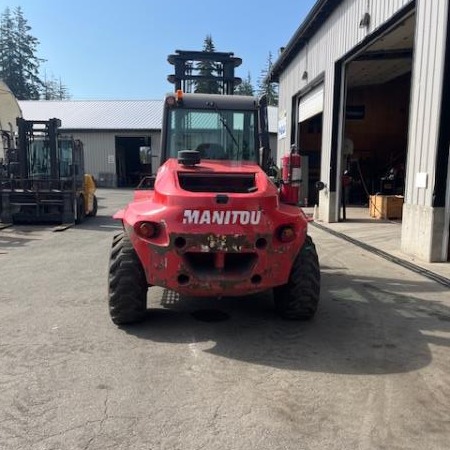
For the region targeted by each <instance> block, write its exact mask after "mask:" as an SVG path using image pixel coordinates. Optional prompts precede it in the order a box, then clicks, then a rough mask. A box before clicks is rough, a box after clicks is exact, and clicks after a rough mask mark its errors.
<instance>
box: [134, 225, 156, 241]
mask: <svg viewBox="0 0 450 450" xmlns="http://www.w3.org/2000/svg"><path fill="white" fill-rule="evenodd" d="M134 229H135V231H136V233H137V234H138V235H139V236H141V237H143V238H144V239H152V238H155V237H157V236H158V234H159V231H160V227H159V224H157V223H155V222H139V223H137V224H136V225H135V227H134Z"/></svg>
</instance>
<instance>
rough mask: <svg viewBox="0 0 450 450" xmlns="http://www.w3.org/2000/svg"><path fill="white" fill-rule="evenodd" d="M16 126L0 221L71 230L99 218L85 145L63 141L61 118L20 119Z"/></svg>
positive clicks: (0, 188) (0, 184) (0, 183)
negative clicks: (69, 226) (86, 166)
mask: <svg viewBox="0 0 450 450" xmlns="http://www.w3.org/2000/svg"><path fill="white" fill-rule="evenodd" d="M17 126H18V137H17V146H14V147H11V148H9V149H7V151H6V166H5V170H4V172H5V173H4V174H3V177H2V178H0V195H1V209H0V217H1V221H2V222H3V223H59V224H72V223H81V222H82V221H83V220H84V218H85V217H86V216H87V215H89V216H95V215H96V214H97V198H96V196H95V190H96V186H95V180H94V179H93V177H92V175H89V174H85V173H84V153H83V144H82V143H81V141H79V140H74V139H73V138H72V137H70V136H63V135H61V134H60V133H59V127H60V126H61V121H60V120H59V119H56V118H54V119H49V120H25V119H22V118H17Z"/></svg>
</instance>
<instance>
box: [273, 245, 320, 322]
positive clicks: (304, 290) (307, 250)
mask: <svg viewBox="0 0 450 450" xmlns="http://www.w3.org/2000/svg"><path fill="white" fill-rule="evenodd" d="M273 291H274V302H275V308H276V310H277V311H278V313H279V314H280V316H281V317H282V318H283V319H289V320H310V319H312V318H313V317H314V314H315V313H316V311H317V306H318V303H319V299H320V266H319V258H318V256H317V251H316V246H315V245H314V243H313V241H312V239H311V237H310V236H306V240H305V243H304V244H303V247H302V249H301V250H300V253H299V254H298V255H297V257H296V259H295V261H294V264H293V265H292V269H291V273H290V275H289V280H288V282H287V284H285V285H283V286H279V287H276V288H274V290H273Z"/></svg>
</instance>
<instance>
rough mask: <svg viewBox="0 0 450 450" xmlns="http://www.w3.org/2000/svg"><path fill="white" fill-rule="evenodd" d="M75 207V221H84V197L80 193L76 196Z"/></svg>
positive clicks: (78, 222)
mask: <svg viewBox="0 0 450 450" xmlns="http://www.w3.org/2000/svg"><path fill="white" fill-rule="evenodd" d="M76 208H77V211H76V213H77V215H76V218H75V223H76V224H80V223H82V222H83V221H84V219H85V217H86V210H85V208H84V197H83V196H82V195H80V196H78V198H77V202H76Z"/></svg>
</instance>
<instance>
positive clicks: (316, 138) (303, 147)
mask: <svg viewBox="0 0 450 450" xmlns="http://www.w3.org/2000/svg"><path fill="white" fill-rule="evenodd" d="M323 101H324V87H323V83H321V84H319V85H318V86H316V87H315V88H313V89H312V90H311V91H309V92H308V93H306V94H305V95H303V96H301V97H300V99H299V103H298V122H299V124H298V139H297V142H298V145H299V149H300V154H301V156H302V195H301V201H302V204H303V206H308V205H315V204H318V203H319V195H318V192H317V189H316V188H315V185H316V182H317V181H319V180H320V162H321V148H322V118H323Z"/></svg>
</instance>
